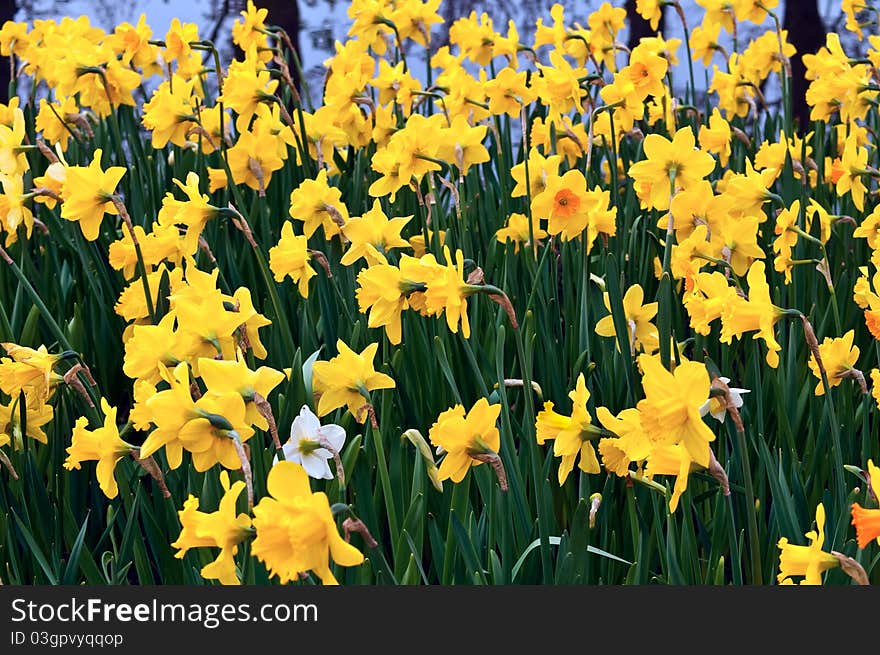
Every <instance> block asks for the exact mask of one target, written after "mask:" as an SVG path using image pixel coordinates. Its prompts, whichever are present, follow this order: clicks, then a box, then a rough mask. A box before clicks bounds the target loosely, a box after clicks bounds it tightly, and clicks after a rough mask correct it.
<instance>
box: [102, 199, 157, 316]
mask: <svg viewBox="0 0 880 655" xmlns="http://www.w3.org/2000/svg"><path fill="white" fill-rule="evenodd" d="M109 200H110V202H112V203H113V206H114V207H116V210H117V211H118V212H119V216H120V217H121V218H122V222H123V223H124V224H125V227H126V229H127V230H128V236H129V237H131V242H132V244H133V245H134V252H135V255H136V256H137V271H138V275H139V276H140V278H141V284H143V287H144V298H145V300H146V303H147V313H148V314H149V315H150V322H151V323H153V324H154V325H155V324H156V319H157V318H158V317H157V316H156V309H155V307H154V306H153V294H152V293H151V292H150V283H149V280H148V279H147V267H146V266H145V265H144V255H143V253H142V252H141V245H140V243H139V242H138V238H137V234H136V233H135V231H134V225H133V224H132V222H131V216H129V215H128V210H127V209H126V208H125V203H124V202H122V198H120V197H119V196H118V195H116V194H113V195H112V196H110V198H109Z"/></svg>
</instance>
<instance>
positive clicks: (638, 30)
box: [624, 0, 666, 50]
mask: <svg viewBox="0 0 880 655" xmlns="http://www.w3.org/2000/svg"><path fill="white" fill-rule="evenodd" d="M624 8H625V9H626V18H627V22H628V23H629V42H628V43H627V47H628V48H629V49H630V50H632V49H633V48H635V47H636V46H637V45H639V41H640V40H641V39H642V37H643V36H657V33H658V32H662V31H663V23H664V22H666V9H665V8H663V9H662V10H661V11H662V12H663V15H662V16H661V17H660V24H659V25H658V26H657V28H658V29H657V30H652V29H651V23H649V22H648V21H646V20H645V19H644V18H642V17H641V16H639V15H638V13H637V12H636V0H626V4H625V5H624Z"/></svg>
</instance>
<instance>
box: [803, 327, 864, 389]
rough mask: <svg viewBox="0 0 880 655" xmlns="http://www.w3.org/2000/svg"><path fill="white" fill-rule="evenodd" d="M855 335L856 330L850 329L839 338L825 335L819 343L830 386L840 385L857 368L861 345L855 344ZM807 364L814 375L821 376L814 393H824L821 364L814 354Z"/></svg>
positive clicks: (820, 354)
mask: <svg viewBox="0 0 880 655" xmlns="http://www.w3.org/2000/svg"><path fill="white" fill-rule="evenodd" d="M854 337H855V331H853V330H849V331H848V332H847V333H846V334H844V335H843V336H842V337H839V338H835V339H831V338H829V337H825V339H824V340H823V341H822V343H820V344H819V356H820V357H821V358H822V365H823V367H824V368H825V373H826V377H827V379H828V387H829V388H833V387H836V386H837V385H839V384H840V383H841V382H842V381H843V378H844V377H846V375H847V373H848V372H849V371H852V370H854V369H855V364H856V362H857V361H858V359H859V347H858V346H854V345H853V338H854ZM807 364H808V365H809V366H810V370H811V371H812V372H813V375H815V376H816V377H817V378H819V382H818V383H817V384H816V388H815V389H814V390H813V393H815V394H816V395H817V396H821V395H824V393H825V386H824V383H823V382H822V374H821V371H820V370H819V364H818V362H816V358H815V357H813V355H812V354H810V359H809V360H808V361H807Z"/></svg>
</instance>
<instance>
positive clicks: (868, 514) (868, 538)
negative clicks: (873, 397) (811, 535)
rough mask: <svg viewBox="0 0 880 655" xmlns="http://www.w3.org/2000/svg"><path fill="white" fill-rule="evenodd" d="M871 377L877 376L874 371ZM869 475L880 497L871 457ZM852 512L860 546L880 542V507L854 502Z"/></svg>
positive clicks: (878, 475) (879, 481)
mask: <svg viewBox="0 0 880 655" xmlns="http://www.w3.org/2000/svg"><path fill="white" fill-rule="evenodd" d="M874 372H876V369H875V371H874ZM871 377H872V379H874V378H875V376H874V375H873V372H872V375H871ZM874 384H875V386H876V385H877V381H876V380H874ZM868 477H869V480H870V484H871V489H872V490H873V492H874V498H875V499H877V498H880V467H878V466H874V462H873V461H872V460H870V459H869V460H868ZM850 512H851V514H852V525H854V526H855V528H856V541H858V544H859V548H863V549H864V548H867V547H868V544H870V543H871V542H872V541H874V540H876V541H877V543H878V544H880V509H866V508H864V507H862V506H861V505H860V504H859V503H853V504H852V507H851V509H850Z"/></svg>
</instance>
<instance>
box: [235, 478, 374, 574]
mask: <svg viewBox="0 0 880 655" xmlns="http://www.w3.org/2000/svg"><path fill="white" fill-rule="evenodd" d="M266 486H267V488H268V491H269V496H265V497H263V498H262V499H261V500H260V502H259V503H257V505H256V506H255V507H254V521H253V527H254V528H255V529H256V531H257V536H256V538H255V539H254V541H253V543H252V544H251V553H252V554H253V556H254V557H256V558H257V559H258V560H260V561H261V562H263V563H264V564H265V565H266V568H267V569H268V570H269V575H270V576H273V577H274V576H276V575H277V576H278V578H279V581H280V582H281V583H282V584H284V583H287V582H290V581H291V580H296V579H298V578H299V575H300V574H304V573H307V572H308V571H312V572H314V573H315V575H317V576H318V578H320V580H321V582H323V583H324V584H329V585H333V584H338V583H337V580H336V577H335V576H334V575H333V572H332V571H331V570H330V566H329V564H330V559H331V558H332V560H333V561H334V562H335V563H336V564H337V565H339V566H358V565H359V564H361V563H363V561H364V556H363V554H362V553H361V552H360V551H359V550H358V549H357V548H355V547H354V546H352V545H351V544H349V543H347V542H346V541H345V540H343V538H342V537H341V536H340V535H339V532H338V530H337V528H336V522H335V521H334V520H333V514H332V513H331V511H330V502H329V501H328V499H327V496H326V495H325V494H324V493H323V492H317V493H312V490H311V488H310V487H309V475H308V473H306V472H305V469H303V467H302V466H300V465H299V464H296V463H295V462H286V461H282V462H278V463H277V464H276V465H275V466H273V467H272V469H271V470H270V471H269V477H268V478H267V480H266Z"/></svg>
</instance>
